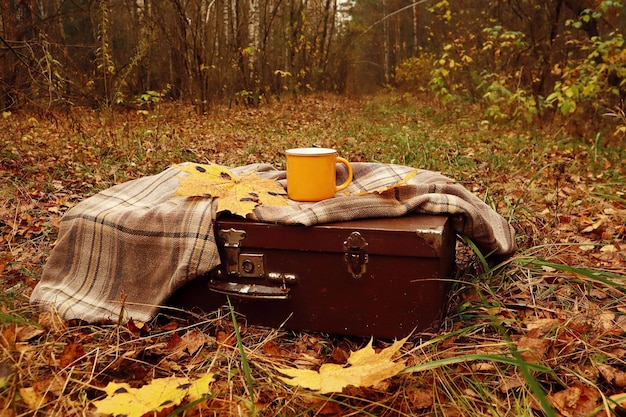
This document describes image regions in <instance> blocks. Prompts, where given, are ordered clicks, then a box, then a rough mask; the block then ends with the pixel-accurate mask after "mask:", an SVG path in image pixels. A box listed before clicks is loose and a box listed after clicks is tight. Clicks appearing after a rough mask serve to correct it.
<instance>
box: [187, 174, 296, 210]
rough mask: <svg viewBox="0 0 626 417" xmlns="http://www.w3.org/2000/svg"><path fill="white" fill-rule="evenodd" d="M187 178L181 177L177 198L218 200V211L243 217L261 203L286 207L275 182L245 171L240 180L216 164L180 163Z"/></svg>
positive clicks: (284, 197)
mask: <svg viewBox="0 0 626 417" xmlns="http://www.w3.org/2000/svg"><path fill="white" fill-rule="evenodd" d="M176 168H177V169H179V170H180V171H182V172H185V173H187V174H189V175H185V176H181V177H180V185H179V187H178V190H177V191H176V194H175V195H177V196H188V197H212V198H217V199H218V200H217V212H218V213H219V212H222V211H229V212H231V213H232V214H237V215H240V216H243V217H246V216H247V215H248V214H250V213H252V212H253V211H254V208H255V207H256V206H258V205H260V204H264V205H269V206H286V205H287V199H286V192H285V189H284V188H283V187H281V186H280V185H279V184H278V183H277V182H276V181H274V180H268V179H264V178H261V177H259V176H258V175H257V174H256V173H255V172H245V173H243V174H241V175H240V176H239V177H236V176H235V174H233V173H232V172H230V170H229V169H228V168H226V167H223V166H221V165H217V164H180V165H176Z"/></svg>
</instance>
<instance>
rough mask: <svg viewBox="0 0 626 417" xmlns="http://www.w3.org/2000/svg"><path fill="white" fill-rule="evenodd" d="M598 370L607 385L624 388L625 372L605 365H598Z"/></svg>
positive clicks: (625, 385) (625, 383) (625, 381)
mask: <svg viewBox="0 0 626 417" xmlns="http://www.w3.org/2000/svg"><path fill="white" fill-rule="evenodd" d="M598 370H599V371H600V373H601V374H602V377H604V379H605V380H606V382H608V383H609V384H611V385H613V386H615V387H618V388H625V387H626V372H624V371H620V370H619V369H616V368H614V367H612V366H611V365H605V364H600V365H598Z"/></svg>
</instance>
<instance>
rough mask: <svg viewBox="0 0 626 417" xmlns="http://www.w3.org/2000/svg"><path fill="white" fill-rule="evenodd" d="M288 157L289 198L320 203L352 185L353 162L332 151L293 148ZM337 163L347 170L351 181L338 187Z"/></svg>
mask: <svg viewBox="0 0 626 417" xmlns="http://www.w3.org/2000/svg"><path fill="white" fill-rule="evenodd" d="M285 154H286V155H287V195H288V196H289V198H290V199H292V200H296V201H321V200H325V199H327V198H332V197H333V196H334V195H335V193H336V192H337V191H341V190H343V189H344V188H346V187H347V186H348V185H350V183H351V182H352V166H351V165H350V162H348V161H347V160H345V159H344V158H341V157H339V156H337V151H336V150H334V149H329V148H294V149H288V150H286V151H285ZM337 162H339V163H341V164H344V165H345V166H346V168H347V169H348V179H347V180H346V181H345V182H344V183H343V184H341V185H336V184H337V167H336V164H337Z"/></svg>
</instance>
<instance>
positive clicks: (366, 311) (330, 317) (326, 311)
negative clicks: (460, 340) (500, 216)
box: [169, 215, 455, 338]
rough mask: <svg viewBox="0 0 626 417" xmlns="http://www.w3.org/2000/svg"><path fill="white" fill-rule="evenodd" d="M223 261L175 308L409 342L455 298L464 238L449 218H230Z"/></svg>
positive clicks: (223, 233)
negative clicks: (298, 222)
mask: <svg viewBox="0 0 626 417" xmlns="http://www.w3.org/2000/svg"><path fill="white" fill-rule="evenodd" d="M215 233H216V240H217V242H218V245H219V251H220V257H221V260H222V265H220V266H219V267H218V268H217V269H216V270H214V271H211V272H210V273H209V274H206V275H205V276H202V277H198V278H196V279H194V280H192V281H191V282H189V283H188V284H186V285H185V286H183V287H182V288H180V289H179V290H178V291H177V292H176V293H175V294H174V295H173V296H172V297H171V298H170V300H169V304H170V305H171V306H176V307H182V308H185V309H196V310H197V309H201V310H202V311H205V312H210V311H213V310H216V309H218V308H219V307H220V306H223V305H224V304H226V303H227V299H226V297H227V296H228V297H230V300H231V303H232V304H233V306H234V307H235V310H236V311H238V312H240V313H242V314H244V315H245V316H246V319H247V322H248V323H249V324H258V325H265V326H271V327H278V326H281V325H282V326H283V327H284V328H287V329H296V330H307V331H316V332H324V333H333V334H341V335H354V336H375V337H381V338H401V337H405V336H407V335H408V334H410V333H411V332H412V331H414V330H416V331H424V330H428V329H434V328H435V327H436V326H437V322H438V321H439V320H440V319H441V316H442V313H443V311H444V309H445V307H446V301H447V299H448V289H449V287H450V278H451V275H452V273H453V269H454V265H455V261H454V259H455V233H454V232H453V231H452V229H451V226H450V221H449V219H448V217H446V216H430V215H409V216H404V217H395V218H376V219H363V220H354V221H347V222H339V223H328V224H320V225H316V226H311V227H304V226H286V225H277V224H268V223H259V222H253V221H249V220H245V219H241V218H231V217H229V218H220V219H218V220H217V222H216V227H215Z"/></svg>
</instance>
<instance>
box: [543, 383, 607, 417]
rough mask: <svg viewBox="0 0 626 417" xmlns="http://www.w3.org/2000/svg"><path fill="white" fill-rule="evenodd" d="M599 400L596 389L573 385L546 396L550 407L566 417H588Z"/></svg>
mask: <svg viewBox="0 0 626 417" xmlns="http://www.w3.org/2000/svg"><path fill="white" fill-rule="evenodd" d="M599 398H600V394H599V393H598V391H597V390H596V389H593V388H591V387H588V386H585V385H574V386H572V387H569V388H566V389H564V390H563V391H559V392H557V393H555V394H551V395H548V399H549V400H550V403H552V406H554V407H555V408H556V409H557V410H558V411H559V412H560V413H561V414H563V415H564V416H566V417H583V416H587V415H589V413H591V412H592V411H593V410H594V409H595V408H596V405H597V403H598V399H599Z"/></svg>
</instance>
